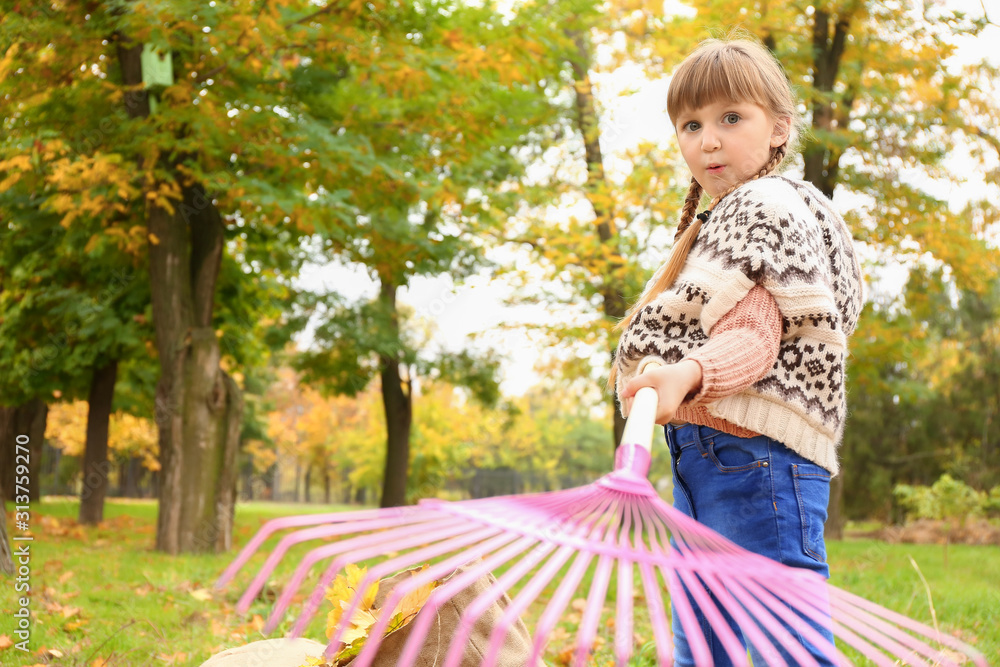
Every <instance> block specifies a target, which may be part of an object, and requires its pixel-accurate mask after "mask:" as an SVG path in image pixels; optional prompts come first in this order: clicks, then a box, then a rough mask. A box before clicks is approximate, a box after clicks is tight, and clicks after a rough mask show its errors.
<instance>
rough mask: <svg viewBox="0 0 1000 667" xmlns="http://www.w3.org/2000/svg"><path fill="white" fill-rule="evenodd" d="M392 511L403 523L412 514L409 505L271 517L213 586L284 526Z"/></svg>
mask: <svg viewBox="0 0 1000 667" xmlns="http://www.w3.org/2000/svg"><path fill="white" fill-rule="evenodd" d="M390 512H391V513H392V514H394V515H395V516H396V518H398V519H399V522H400V523H405V522H406V519H407V518H408V517H409V515H411V514H413V508H411V507H394V508H392V509H391V510H358V511H356V512H328V513H326V514H303V515H298V516H289V517H281V518H278V519H271V520H270V521H268V522H267V523H265V524H264V525H263V526H261V527H260V530H258V531H257V534H256V535H254V536H253V539H251V540H250V541H249V542H248V543H247V545H246V546H245V547H243V549H242V550H241V551H240V554H239V556H237V557H236V560H234V561H233V562H232V563H230V564H229V567H227V568H226V569H225V570H224V571H223V573H222V576H220V577H219V580H218V581H217V582H215V587H216V588H219V589H221V588H222V587H223V586H225V585H226V584H228V583H229V582H230V581H232V579H233V577H234V576H236V573H237V572H239V571H240V569H241V568H242V567H243V566H244V565H245V564H246V562H247V561H248V560H250V558H251V556H253V555H254V553H256V551H257V550H258V549H260V546H261V545H262V544H264V542H266V541H267V538H269V537H270V536H271V535H272V533H275V532H277V531H279V530H283V529H285V528H301V527H302V526H314V525H317V524H323V523H350V522H353V521H360V520H365V519H368V518H373V519H384V518H386V514H387V513H390Z"/></svg>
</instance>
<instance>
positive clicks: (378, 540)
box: [264, 521, 464, 634]
mask: <svg viewBox="0 0 1000 667" xmlns="http://www.w3.org/2000/svg"><path fill="white" fill-rule="evenodd" d="M442 525H450V528H442V529H440V530H439V531H437V532H435V533H432V534H431V535H427V534H426V533H418V534H416V535H414V534H413V532H412V531H408V530H404V529H397V530H394V531H390V533H389V534H388V535H385V534H378V533H376V534H374V535H362V536H359V537H354V538H351V539H349V540H345V541H343V542H337V543H336V544H330V545H327V546H324V547H317V548H315V549H313V550H312V551H310V552H309V553H307V554H306V555H305V558H303V559H302V562H301V563H300V564H299V566H298V567H297V568H296V569H295V573H294V574H293V575H292V579H291V581H289V582H288V584H287V585H286V586H285V588H284V590H282V591H281V595H280V596H279V597H278V600H277V602H276V603H275V605H274V609H273V610H272V611H271V616H270V617H269V618H268V621H267V624H266V625H265V626H264V631H265V634H268V633H270V632H271V631H273V630H274V628H275V627H276V626H277V624H278V623H279V622H280V621H281V618H282V616H284V613H285V610H286V609H287V608H288V605H289V604H290V603H291V601H292V597H293V596H294V595H295V593H296V592H297V591H298V589H299V588H300V587H301V586H302V582H303V581H304V580H305V578H306V575H307V574H308V573H309V570H311V569H312V566H313V565H315V564H316V563H318V562H319V561H321V560H324V559H326V558H329V557H331V556H334V555H337V554H341V555H340V556H339V557H338V558H337V560H335V561H334V564H335V565H336V566H337V567H336V570H334V574H335V573H336V572H337V571H339V570H340V568H342V567H344V566H345V565H347V564H348V563H351V562H357V561H360V560H364V559H366V558H371V557H373V556H378V555H380V554H381V553H382V552H383V551H384V550H385V544H386V542H385V541H386V538H387V537H392V536H393V534H395V533H401V534H404V535H405V537H401V538H399V539H398V540H397V539H395V538H393V539H394V541H393V544H394V545H396V546H398V548H400V549H404V548H407V547H412V546H416V545H418V544H426V543H428V542H431V541H434V540H443V539H447V538H449V537H452V536H454V535H455V534H457V533H461V532H462V531H463V529H464V527H463V526H455V525H454V522H450V521H443V522H442ZM352 550H353V551H352ZM332 569H333V566H332V565H331V567H330V568H328V569H327V573H329V572H330V570H332ZM330 579H331V580H332V579H333V577H332V576H331V577H330ZM327 583H329V582H327ZM304 625H305V624H302V627H303V628H304ZM299 627H300V626H299V625H296V628H299Z"/></svg>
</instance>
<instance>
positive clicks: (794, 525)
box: [665, 424, 834, 667]
mask: <svg viewBox="0 0 1000 667" xmlns="http://www.w3.org/2000/svg"><path fill="white" fill-rule="evenodd" d="M665 431H666V439H667V445H668V446H669V448H670V456H671V460H672V467H673V477H674V507H675V508H676V509H678V510H680V511H681V512H683V513H684V514H686V515H688V516H690V517H692V518H694V519H696V520H697V521H699V522H700V523H702V524H704V525H706V526H708V527H709V528H712V529H713V530H715V531H716V532H717V533H719V534H721V535H722V536H724V537H726V538H727V539H729V540H731V541H732V542H735V543H736V544H738V545H739V546H741V547H743V548H744V549H747V550H748V551H753V552H755V553H758V554H761V555H763V556H767V557H768V558H771V559H773V560H776V561H778V562H781V563H784V564H785V565H789V566H792V567H799V568H807V569H809V570H813V571H814V572H818V573H819V574H821V575H822V576H823V577H824V578H827V577H829V575H830V568H829V567H828V566H827V564H826V545H825V543H824V541H823V524H824V523H825V522H826V511H827V502H828V500H829V497H830V473H829V472H828V471H827V470H826V469H824V468H822V467H820V466H818V465H816V464H815V463H812V462H811V461H809V460H808V459H805V458H803V457H802V456H800V455H799V454H796V453H795V452H793V451H792V450H790V449H789V448H788V447H785V446H784V445H783V444H781V443H780V442H778V441H776V440H772V439H771V438H768V437H766V436H758V437H755V438H739V437H737V436H733V435H729V434H727V433H723V432H722V431H717V430H715V429H711V428H707V427H704V426H698V425H696V424H685V425H683V426H673V425H668V426H667V427H666V429H665ZM688 597H689V599H690V600H691V601H692V603H693V600H694V599H693V598H692V597H691V595H690V593H688ZM692 606H694V608H695V611H696V613H697V616H698V623H699V625H700V627H701V630H702V633H703V635H704V637H705V642H706V643H707V645H708V649H709V651H711V654H712V659H713V664H715V665H729V664H732V661H731V660H730V657H729V654H728V653H727V652H726V650H725V649H724V648H723V646H722V643H721V642H720V640H719V638H718V637H717V636H716V633H715V632H713V628H712V627H711V626H710V624H709V623H708V622H707V621H706V619H705V617H704V615H703V614H701V613H700V611H699V609H698V606H697V605H696V604H693V605H692ZM717 606H718V605H717ZM720 610H721V607H720ZM672 611H673V614H672V618H673V632H674V661H675V663H676V664H677V665H678V666H681V667H683V666H685V665H694V664H695V661H694V657H693V656H692V651H691V645H690V643H689V641H688V637H687V636H686V633H685V631H684V629H683V628H682V627H681V624H680V622H679V621H678V618H677V612H676V609H673V610H672ZM723 615H724V616H725V617H726V620H727V621H728V623H729V626H730V628H731V629H732V630H733V633H734V634H735V635H736V637H737V639H739V640H740V642H741V643H742V645H743V646H745V647H748V648H749V650H750V656H751V658H753V664H754V665H755V667H761V666H762V665H766V664H768V661H767V660H766V657H765V656H764V655H762V654H761V651H760V650H758V648H757V647H755V646H754V645H753V644H752V643H750V642H748V641H747V640H746V639H745V637H744V633H743V632H742V631H741V629H740V627H739V625H738V624H737V623H736V622H735V621H733V620H732V617H731V616H729V614H726V613H725V612H724V611H723ZM799 615H800V617H802V618H803V619H804V620H805V616H803V615H802V614H799ZM806 622H808V623H809V624H810V625H811V626H812V627H813V628H814V629H815V630H816V631H817V632H819V633H820V635H821V636H823V637H825V638H826V639H827V640H828V641H830V642H831V643H832V642H833V634H832V632H831V630H830V623H829V621H827V622H826V623H824V624H817V623H815V622H814V621H812V620H807V621H806ZM785 629H786V630H788V632H789V633H790V634H791V635H792V636H793V637H795V638H796V639H798V640H799V642H800V643H801V644H802V645H803V646H804V647H805V648H806V650H808V651H809V652H810V653H811V654H812V655H813V656H814V657H815V659H816V661H817V662H818V663H819V664H820V665H833V664H834V663H833V662H832V660H831V659H830V658H828V657H826V656H825V655H824V653H823V652H822V651H821V650H819V649H818V648H816V647H815V646H813V645H812V644H810V643H809V642H808V641H807V640H805V639H804V638H803V637H802V635H801V634H800V633H799V632H797V631H796V630H795V629H794V628H793V627H791V626H790V625H788V624H787V623H786V624H785ZM768 639H769V640H770V641H771V642H772V643H773V644H775V645H778V642H777V641H776V640H775V638H773V637H772V636H770V635H768ZM779 651H780V652H781V654H782V658H783V659H784V660H785V662H786V663H787V664H789V665H794V664H796V661H795V660H794V659H793V658H792V656H791V655H790V654H788V653H787V652H786V651H784V650H783V649H781V648H780V647H779Z"/></svg>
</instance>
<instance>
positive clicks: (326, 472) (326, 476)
mask: <svg viewBox="0 0 1000 667" xmlns="http://www.w3.org/2000/svg"><path fill="white" fill-rule="evenodd" d="M323 502H324V503H326V504H327V505H329V504H330V469H329V468H327V467H325V466H324V467H323Z"/></svg>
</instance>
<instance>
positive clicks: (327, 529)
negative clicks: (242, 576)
mask: <svg viewBox="0 0 1000 667" xmlns="http://www.w3.org/2000/svg"><path fill="white" fill-rule="evenodd" d="M438 521H439V522H440V523H441V524H442V525H444V524H445V522H444V521H441V520H440V519H439V520H438ZM400 523H402V521H401V520H400V519H398V518H391V519H383V520H381V521H377V520H372V521H361V522H358V523H355V524H347V523H336V524H333V525H331V526H317V527H315V528H308V529H305V530H297V531H295V532H294V533H291V534H289V535H286V536H284V537H283V538H281V541H280V542H278V545H277V546H276V547H275V548H274V551H273V552H272V553H271V554H270V555H269V556H268V557H267V560H266V561H264V565H263V566H262V567H261V568H260V571H259V572H258V573H257V576H256V577H254V578H253V581H251V582H250V585H249V586H248V587H247V589H246V591H245V592H244V593H243V595H242V597H240V601H239V602H238V603H237V605H236V610H237V611H238V612H240V613H241V614H245V613H246V612H247V610H248V609H249V608H250V605H251V604H252V603H253V601H254V599H255V598H256V597H257V594H258V593H259V592H260V591H261V589H263V588H264V585H265V584H266V583H267V579H268V577H269V576H270V575H271V573H272V572H273V571H274V568H275V567H277V565H278V563H279V562H280V561H281V559H282V558H283V557H284V556H285V553H286V552H287V551H288V550H289V549H290V548H291V547H292V546H294V545H296V544H298V543H300V542H306V541H309V540H314V539H318V538H323V537H334V536H336V535H343V534H345V533H358V532H361V531H364V530H374V529H380V528H385V527H390V526H398V525H400ZM427 523H431V522H430V521H428V522H427Z"/></svg>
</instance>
